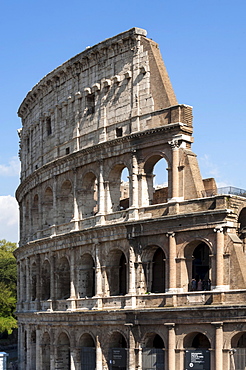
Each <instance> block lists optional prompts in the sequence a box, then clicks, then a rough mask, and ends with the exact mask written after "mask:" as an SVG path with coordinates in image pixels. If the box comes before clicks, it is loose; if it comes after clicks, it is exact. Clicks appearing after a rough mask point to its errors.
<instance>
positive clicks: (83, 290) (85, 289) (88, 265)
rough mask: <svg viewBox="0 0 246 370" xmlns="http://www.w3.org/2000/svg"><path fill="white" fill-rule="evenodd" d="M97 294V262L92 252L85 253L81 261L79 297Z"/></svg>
mask: <svg viewBox="0 0 246 370" xmlns="http://www.w3.org/2000/svg"><path fill="white" fill-rule="evenodd" d="M94 295H95V264H94V261H93V259H92V257H91V255H90V254H88V253H86V254H84V255H83V256H82V257H81V259H80V261H79V282H78V296H79V298H84V297H93V296H94Z"/></svg>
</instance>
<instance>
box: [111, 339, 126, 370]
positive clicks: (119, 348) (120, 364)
mask: <svg viewBox="0 0 246 370" xmlns="http://www.w3.org/2000/svg"><path fill="white" fill-rule="evenodd" d="M109 363H110V364H113V367H111V369H112V370H117V369H121V370H126V369H127V342H126V339H125V337H124V336H123V335H122V334H121V333H119V332H114V333H112V334H111V336H110V338H109Z"/></svg>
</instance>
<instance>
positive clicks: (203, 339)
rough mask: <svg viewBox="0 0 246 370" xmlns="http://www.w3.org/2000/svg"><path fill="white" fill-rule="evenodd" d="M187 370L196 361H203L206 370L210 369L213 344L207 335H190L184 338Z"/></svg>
mask: <svg viewBox="0 0 246 370" xmlns="http://www.w3.org/2000/svg"><path fill="white" fill-rule="evenodd" d="M184 348H185V349H186V350H185V368H188V366H189V367H190V364H192V363H193V362H194V359H196V358H200V359H202V360H203V362H204V365H205V366H206V368H208V369H210V349H211V344H210V341H209V339H208V337H207V336H206V335H204V334H203V333H199V332H193V333H189V334H187V335H186V336H185V338H184Z"/></svg>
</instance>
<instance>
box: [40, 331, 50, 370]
mask: <svg viewBox="0 0 246 370" xmlns="http://www.w3.org/2000/svg"><path fill="white" fill-rule="evenodd" d="M41 358H42V359H41V362H42V363H41V366H42V369H45V370H50V336H49V334H48V333H44V335H43V338H42V343H41Z"/></svg>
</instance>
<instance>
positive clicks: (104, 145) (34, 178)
mask: <svg viewBox="0 0 246 370" xmlns="http://www.w3.org/2000/svg"><path fill="white" fill-rule="evenodd" d="M164 110H165V109H163V110H162V111H164ZM162 111H160V112H162ZM155 113H156V112H155ZM177 129H178V130H181V131H188V132H189V133H191V129H190V128H189V127H187V126H186V125H184V124H183V123H181V122H176V123H171V124H169V125H165V126H161V127H156V128H152V129H147V130H145V131H140V132H135V133H132V134H130V135H126V136H122V137H119V138H116V139H113V140H108V141H105V142H101V143H98V144H96V145H93V146H91V147H88V148H84V149H81V150H79V151H77V152H73V153H71V154H69V155H66V156H63V157H59V158H57V159H55V160H53V161H51V162H49V163H46V164H45V165H43V166H42V167H40V168H39V169H37V170H35V171H34V172H33V173H32V174H31V175H30V176H28V177H27V178H25V179H24V180H23V181H22V183H21V184H20V185H19V187H18V188H17V190H16V198H17V200H20V195H21V193H22V192H23V190H24V189H25V188H26V186H27V184H29V189H31V188H33V187H35V186H36V184H38V183H39V182H40V177H41V176H42V175H43V174H44V173H45V172H46V171H47V170H50V169H51V168H54V169H55V168H56V169H57V167H59V166H62V165H64V164H69V168H70V170H71V169H75V168H76V167H78V166H80V165H79V164H77V161H78V159H79V158H81V157H84V156H86V155H89V154H91V153H98V152H99V151H101V152H102V151H104V150H105V149H108V148H114V150H115V147H116V146H118V145H120V144H122V143H126V142H129V143H130V142H132V141H134V140H136V139H138V138H142V137H144V136H147V137H148V136H153V134H157V135H158V134H160V133H162V132H166V131H173V130H177ZM132 145H133V144H131V145H130V146H129V152H132V148H133V147H132ZM134 148H135V149H137V144H136V143H134ZM106 152H107V151H106ZM105 158H107V156H106V155H105ZM72 162H73V163H72ZM55 172H57V171H55ZM53 175H56V173H54V174H53ZM34 183H36V184H34Z"/></svg>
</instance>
